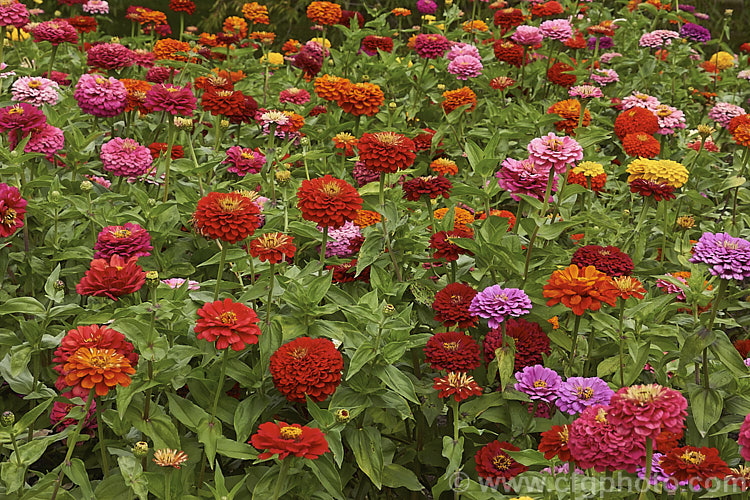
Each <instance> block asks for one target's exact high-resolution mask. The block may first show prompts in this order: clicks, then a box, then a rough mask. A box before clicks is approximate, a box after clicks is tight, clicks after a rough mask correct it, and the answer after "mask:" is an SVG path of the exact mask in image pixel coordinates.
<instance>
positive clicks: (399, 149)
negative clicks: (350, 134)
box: [357, 132, 417, 173]
mask: <svg viewBox="0 0 750 500" xmlns="http://www.w3.org/2000/svg"><path fill="white" fill-rule="evenodd" d="M357 149H358V150H359V160H360V161H361V162H362V163H363V164H364V166H366V167H367V168H369V169H370V170H374V171H376V172H384V173H393V172H396V171H398V170H404V169H407V168H409V167H411V166H412V165H413V164H414V159H415V158H416V156H417V154H416V146H415V145H414V141H412V140H411V139H409V138H408V137H406V136H405V135H402V134H397V133H396V132H375V133H373V134H370V133H366V134H363V135H362V138H361V139H360V140H359V144H357Z"/></svg>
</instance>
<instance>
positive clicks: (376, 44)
mask: <svg viewBox="0 0 750 500" xmlns="http://www.w3.org/2000/svg"><path fill="white" fill-rule="evenodd" d="M378 49H380V50H382V51H383V52H391V51H393V38H391V37H389V36H377V35H368V36H366V37H364V39H363V40H362V52H364V53H365V54H367V55H370V56H372V55H375V54H377V53H378Z"/></svg>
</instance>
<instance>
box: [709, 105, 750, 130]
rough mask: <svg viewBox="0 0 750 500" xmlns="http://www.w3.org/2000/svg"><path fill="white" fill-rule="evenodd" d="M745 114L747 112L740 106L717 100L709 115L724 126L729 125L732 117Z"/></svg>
mask: <svg viewBox="0 0 750 500" xmlns="http://www.w3.org/2000/svg"><path fill="white" fill-rule="evenodd" d="M744 114H746V111H745V110H744V109H742V108H741V107H739V106H736V105H734V104H731V103H728V102H717V103H716V105H714V107H713V108H711V111H709V112H708V117H709V118H711V119H712V120H713V121H715V122H716V123H718V124H719V125H721V126H722V127H726V126H727V125H729V122H730V121H731V120H732V118H734V117H737V116H740V115H744Z"/></svg>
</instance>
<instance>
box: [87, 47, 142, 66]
mask: <svg viewBox="0 0 750 500" xmlns="http://www.w3.org/2000/svg"><path fill="white" fill-rule="evenodd" d="M86 61H87V62H86V64H88V65H89V66H91V67H93V68H101V69H122V68H127V67H129V66H132V65H133V63H134V62H135V61H134V59H133V51H132V50H130V49H129V48H127V47H125V46H124V45H120V44H119V43H100V44H97V45H94V46H93V47H91V48H90V49H89V51H88V53H87V60H86Z"/></svg>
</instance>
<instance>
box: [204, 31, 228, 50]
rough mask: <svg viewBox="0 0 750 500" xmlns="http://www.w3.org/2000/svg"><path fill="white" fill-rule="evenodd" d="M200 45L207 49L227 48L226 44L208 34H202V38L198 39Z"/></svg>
mask: <svg viewBox="0 0 750 500" xmlns="http://www.w3.org/2000/svg"><path fill="white" fill-rule="evenodd" d="M198 43H199V44H200V45H205V46H207V47H220V46H222V47H223V46H226V44H225V43H219V41H218V40H217V39H216V35H214V34H213V33H206V32H203V33H201V35H200V37H199V38H198Z"/></svg>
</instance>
